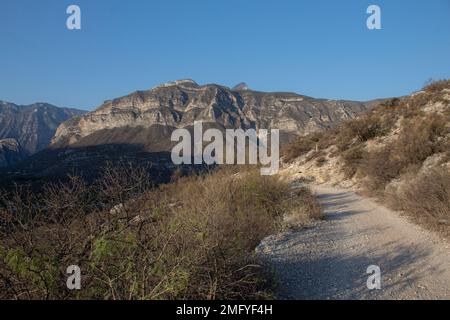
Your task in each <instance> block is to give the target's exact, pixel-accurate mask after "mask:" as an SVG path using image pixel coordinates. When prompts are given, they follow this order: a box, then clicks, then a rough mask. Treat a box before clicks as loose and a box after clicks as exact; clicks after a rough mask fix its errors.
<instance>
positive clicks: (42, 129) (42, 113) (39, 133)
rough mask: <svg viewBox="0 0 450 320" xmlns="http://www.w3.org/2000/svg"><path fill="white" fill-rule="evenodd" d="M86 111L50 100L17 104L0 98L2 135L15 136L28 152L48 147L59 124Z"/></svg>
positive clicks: (0, 129)
mask: <svg viewBox="0 0 450 320" xmlns="http://www.w3.org/2000/svg"><path fill="white" fill-rule="evenodd" d="M84 112H85V111H81V110H76V109H68V108H58V107H55V106H53V105H51V104H48V103H35V104H31V105H24V106H22V105H16V104H14V103H9V102H4V101H0V139H15V140H16V141H17V142H18V143H19V144H20V145H21V146H22V148H23V150H24V151H25V152H27V153H28V154H34V153H36V152H39V151H41V150H43V149H44V148H46V147H47V146H48V145H49V144H50V141H51V139H52V137H53V135H54V134H55V132H56V129H57V128H58V126H59V125H60V124H61V123H62V122H64V121H66V120H68V119H70V118H72V117H74V116H79V115H81V114H83V113H84Z"/></svg>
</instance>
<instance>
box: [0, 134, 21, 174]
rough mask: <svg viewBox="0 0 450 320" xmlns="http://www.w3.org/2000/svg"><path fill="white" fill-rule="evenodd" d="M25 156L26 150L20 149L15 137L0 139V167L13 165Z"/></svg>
mask: <svg viewBox="0 0 450 320" xmlns="http://www.w3.org/2000/svg"><path fill="white" fill-rule="evenodd" d="M26 157H27V152H26V151H25V150H23V149H22V147H21V146H20V144H19V142H17V140H15V139H3V140H0V168H4V167H9V166H13V165H15V164H17V163H19V162H20V161H22V160H24V159H25V158H26Z"/></svg>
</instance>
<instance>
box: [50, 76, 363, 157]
mask: <svg viewBox="0 0 450 320" xmlns="http://www.w3.org/2000/svg"><path fill="white" fill-rule="evenodd" d="M242 88H243V87H242V86H241V87H239V86H238V87H237V88H236V89H234V90H233V89H230V88H227V87H224V86H220V85H215V84H209V85H204V86H200V85H198V84H197V83H195V82H194V81H192V80H179V81H174V82H169V83H166V84H162V85H160V86H158V87H156V88H153V89H151V90H147V91H137V92H134V93H132V94H130V95H127V96H125V97H121V98H117V99H113V100H109V101H105V103H104V104H103V105H101V106H100V107H99V108H97V109H96V110H94V111H92V112H90V113H88V114H85V115H83V116H82V117H80V118H76V119H73V120H70V121H68V122H65V123H63V124H62V125H61V126H60V127H59V128H58V130H57V132H56V134H55V137H54V139H53V140H52V144H53V146H54V147H62V146H68V145H74V146H76V145H98V144H104V143H123V141H124V139H121V136H122V135H121V134H116V130H122V131H123V130H125V129H126V130H131V131H133V130H136V129H138V130H152V131H154V133H155V132H160V134H158V135H156V137H155V138H153V136H146V137H145V138H146V143H145V145H146V146H147V147H148V149H151V151H156V150H154V146H153V145H154V144H155V141H158V142H159V143H160V144H161V146H160V147H161V148H164V149H166V150H167V149H168V147H169V146H168V145H170V143H169V142H168V141H170V132H171V131H172V130H173V128H187V127H190V126H192V125H193V123H194V121H198V120H202V121H203V122H205V123H212V124H214V126H216V127H219V128H242V129H248V128H255V129H260V128H262V129H280V130H281V131H282V133H283V136H284V139H285V140H288V139H289V138H291V137H293V136H296V135H300V134H306V133H310V132H313V131H316V130H319V129H324V128H330V127H332V126H334V125H336V124H337V123H339V122H341V121H343V120H346V119H352V118H354V117H355V116H356V115H358V114H359V113H361V112H364V111H366V110H368V109H369V108H370V103H362V102H354V101H334V100H324V99H314V98H311V97H306V96H302V95H298V94H294V93H268V92H257V91H252V90H249V89H247V90H241V89H242ZM164 128H168V129H169V130H168V132H164V131H163V129H164ZM92 135H95V139H90V138H89V136H92ZM127 141H128V142H129V143H142V141H141V140H139V138H137V140H134V139H131V140H130V139H127ZM161 141H166V143H161Z"/></svg>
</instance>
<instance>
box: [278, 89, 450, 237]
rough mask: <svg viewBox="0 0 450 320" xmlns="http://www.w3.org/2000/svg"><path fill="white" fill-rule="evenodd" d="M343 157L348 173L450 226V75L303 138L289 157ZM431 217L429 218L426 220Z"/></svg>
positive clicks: (421, 217)
mask: <svg viewBox="0 0 450 320" xmlns="http://www.w3.org/2000/svg"><path fill="white" fill-rule="evenodd" d="M324 154H327V155H328V157H329V158H334V157H338V158H339V159H340V160H339V166H338V167H333V168H331V167H330V168H329V169H330V171H331V170H333V171H335V172H334V174H335V173H336V171H340V172H342V173H343V175H344V177H345V179H349V180H353V181H354V182H355V183H357V184H359V186H361V187H363V188H365V189H366V192H368V193H370V194H371V195H375V196H378V197H380V198H382V199H384V200H387V198H389V201H388V202H389V204H391V205H392V206H393V207H395V208H398V209H401V210H404V212H405V213H407V214H410V215H412V216H413V217H415V218H416V219H417V221H421V222H424V223H425V224H426V225H430V226H434V227H436V226H437V225H439V226H440V227H439V229H441V230H444V229H446V230H447V231H448V230H449V229H450V222H449V220H450V201H449V198H450V185H449V184H448V183H446V181H450V80H442V81H436V82H431V83H429V84H428V85H427V86H425V87H424V88H423V90H422V91H420V92H418V93H415V94H413V95H411V96H409V97H404V98H395V99H389V100H385V101H383V102H382V103H380V105H379V106H377V107H375V108H374V109H372V110H371V111H369V112H368V113H366V114H364V115H362V116H360V117H359V118H357V119H354V120H350V121H347V122H345V123H343V124H342V125H341V126H339V127H338V128H335V129H333V130H329V131H325V132H319V133H314V134H311V135H309V136H306V137H301V138H298V140H297V141H294V143H292V144H291V145H290V146H288V147H287V148H286V149H285V151H284V159H285V161H288V162H289V161H292V160H293V159H296V158H298V157H302V156H303V161H306V162H309V161H311V160H312V159H315V161H316V166H317V167H321V166H323V165H324V163H325V161H324V159H326V157H325V158H324ZM425 221H426V222H425Z"/></svg>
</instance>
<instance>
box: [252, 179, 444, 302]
mask: <svg viewBox="0 0 450 320" xmlns="http://www.w3.org/2000/svg"><path fill="white" fill-rule="evenodd" d="M313 190H314V192H315V193H316V195H317V198H318V200H319V201H320V203H321V204H322V206H323V208H324V211H325V214H326V217H325V219H324V221H320V222H317V223H315V224H314V225H313V226H311V227H308V228H305V229H301V230H298V231H295V232H289V233H283V234H278V235H274V236H270V237H268V238H266V239H265V240H264V241H263V242H262V243H261V245H260V246H259V247H258V248H257V252H258V253H259V254H260V255H261V257H262V258H263V261H265V262H266V264H267V265H268V266H269V267H270V268H271V269H272V270H273V271H274V272H275V275H276V279H277V295H278V298H279V299H450V245H449V243H448V242H446V241H445V240H444V239H441V238H440V237H439V236H438V235H437V234H434V233H431V232H428V231H426V230H424V229H422V228H421V227H419V226H417V225H415V224H413V223H411V222H409V221H408V220H407V218H406V217H403V216H400V215H399V214H398V213H396V212H393V211H391V210H388V209H386V208H384V207H382V206H381V205H379V204H377V203H375V202H374V201H372V200H370V199H367V198H363V197H361V196H359V195H357V194H355V193H354V192H352V191H349V190H346V189H339V188H335V187H328V186H316V187H313ZM370 265H377V266H379V267H380V269H381V289H379V290H376V289H375V290H369V289H368V288H367V284H366V283H367V279H368V277H369V276H370V274H367V273H366V272H367V268H368V267H369V266H370Z"/></svg>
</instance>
